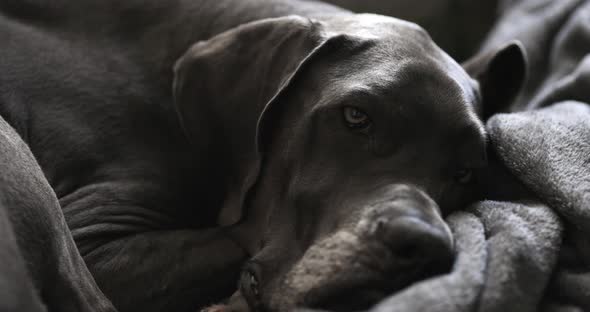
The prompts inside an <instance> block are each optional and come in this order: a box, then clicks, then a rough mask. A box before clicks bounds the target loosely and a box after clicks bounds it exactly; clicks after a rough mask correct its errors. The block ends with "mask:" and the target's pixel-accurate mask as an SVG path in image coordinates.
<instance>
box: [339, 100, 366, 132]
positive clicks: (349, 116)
mask: <svg viewBox="0 0 590 312" xmlns="http://www.w3.org/2000/svg"><path fill="white" fill-rule="evenodd" d="M344 121H346V124H347V125H348V127H350V128H351V129H355V130H365V129H367V128H369V126H371V119H370V118H369V116H368V115H367V114H366V113H365V112H363V111H362V110H360V109H358V108H356V107H352V106H346V107H345V108H344Z"/></svg>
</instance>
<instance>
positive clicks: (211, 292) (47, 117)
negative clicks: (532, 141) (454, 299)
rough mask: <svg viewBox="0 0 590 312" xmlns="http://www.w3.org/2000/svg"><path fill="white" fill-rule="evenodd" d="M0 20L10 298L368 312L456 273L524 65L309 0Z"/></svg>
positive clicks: (25, 307)
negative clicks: (449, 47)
mask: <svg viewBox="0 0 590 312" xmlns="http://www.w3.org/2000/svg"><path fill="white" fill-rule="evenodd" d="M0 12H2V15H0V40H1V42H2V43H3V48H2V49H1V50H0V114H1V116H2V117H3V118H4V119H5V120H6V121H7V122H8V124H10V126H8V125H7V124H3V126H2V127H1V129H0V130H2V134H3V135H4V137H2V138H3V139H2V140H1V141H0V144H1V146H2V151H5V150H10V151H11V152H10V153H13V154H4V155H3V159H2V160H3V162H2V166H3V167H1V168H3V171H2V183H3V184H2V186H1V192H2V193H1V194H0V196H1V197H2V200H3V201H2V202H1V203H2V204H1V205H0V217H1V220H0V222H2V224H3V226H2V228H0V230H1V231H2V233H5V234H4V235H3V236H2V238H0V247H1V248H2V250H0V255H1V258H0V261H1V263H2V266H1V267H0V278H1V280H0V290H1V291H0V310H2V311H44V310H45V309H48V310H50V311H113V310H114V308H113V306H112V305H111V303H110V301H112V303H113V304H114V306H116V307H117V309H118V310H119V311H142V312H145V311H194V310H196V309H198V308H200V307H203V306H205V305H209V304H211V303H214V302H216V301H217V300H221V299H223V298H226V297H228V296H229V295H231V293H232V292H234V291H235V285H236V283H237V281H238V280H239V281H240V282H239V292H237V293H236V295H235V296H234V297H233V299H234V300H233V301H232V302H234V303H236V305H238V306H239V305H243V304H244V302H247V304H248V306H249V308H250V309H252V310H270V311H285V310H290V309H292V308H294V307H296V306H306V307H315V308H323V309H334V310H351V309H352V310H355V309H363V308H366V307H368V306H370V305H371V304H373V303H375V302H376V301H378V300H379V299H381V298H383V297H385V296H387V295H388V294H391V293H392V292H394V291H396V290H398V289H400V288H402V287H404V286H406V285H408V284H409V283H411V282H413V281H415V280H417V279H419V278H423V277H426V276H429V275H432V274H437V273H440V272H444V271H445V270H447V269H448V268H449V266H450V264H451V263H452V261H453V242H452V236H451V233H450V231H449V229H448V228H447V226H446V225H445V223H444V222H443V219H442V215H444V214H445V213H447V212H448V211H450V210H452V209H455V208H461V207H462V206H463V205H464V203H465V202H466V201H467V200H469V199H470V198H471V197H472V195H473V194H475V191H474V190H475V186H476V183H474V182H473V179H472V177H473V172H474V170H477V169H478V168H482V167H484V166H485V165H486V139H485V133H484V131H483V125H482V122H481V120H482V119H485V118H486V117H487V116H489V115H490V114H491V113H492V112H494V111H496V110H499V109H501V108H502V107H503V105H505V104H506V103H508V102H509V101H510V99H511V98H512V97H513V95H514V94H515V93H516V92H517V91H518V89H519V88H520V85H521V84H522V80H523V78H524V71H525V61H524V57H523V53H522V51H521V49H520V47H519V45H518V44H514V43H509V44H507V45H505V46H504V47H500V48H499V49H497V51H495V52H494V53H490V54H487V55H481V56H478V57H476V58H474V59H473V60H472V61H470V62H468V64H466V65H465V66H464V67H461V66H460V65H459V64H457V63H456V62H454V61H453V60H452V59H451V58H450V57H449V56H447V55H446V54H445V53H444V52H443V51H441V50H440V49H439V48H438V47H437V46H436V45H435V44H434V43H433V42H432V40H431V39H430V38H429V36H428V34H426V33H425V32H424V31H423V30H422V29H421V28H419V27H418V26H416V25H414V24H411V23H407V22H404V21H400V20H397V19H393V18H389V17H384V16H377V15H365V14H352V13H350V12H348V11H345V10H343V9H340V8H337V7H334V6H331V5H327V4H322V3H317V2H312V1H295V0H292V1H287V0H284V1H281V0H274V1H271V0H256V1H241V0H215V1H213V0H211V1H195V0H168V1H156V0H150V1H145V0H142V1H139V0H128V1H118V0H103V1H90V0H75V1H74V0H70V1H66V0H60V1H53V2H51V3H49V2H46V1H40V0H6V1H2V2H0ZM203 40H204V41H203ZM195 42H196V43H195ZM192 44H194V45H192ZM191 45H192V47H191ZM187 49H188V52H186V51H187ZM185 52H186V53H185ZM183 53H184V55H183ZM172 68H174V73H173V71H172ZM171 86H174V87H173V88H171ZM172 89H173V90H172ZM12 128H13V129H14V130H16V133H18V135H17V134H16V133H15V132H14V131H13V130H12ZM21 140H22V141H21ZM25 143H26V144H25ZM29 148H30V150H31V151H32V155H34V158H33V156H31V154H30V152H29ZM6 153H9V152H6ZM11 155H12V156H11ZM35 160H36V162H37V163H38V165H37V163H36V162H35ZM39 168H41V169H42V173H41V171H40V170H41V169H39ZM49 185H50V186H51V188H50V187H49ZM15 189H18V190H19V191H18V192H15V191H14V190H15ZM51 189H53V191H54V192H55V193H53V192H52V190H51ZM60 208H61V210H60ZM62 212H63V215H62ZM64 217H65V218H64ZM64 220H65V221H67V226H69V231H68V228H67V227H66V224H65V223H64ZM70 231H71V234H70ZM72 238H73V240H72ZM74 241H75V243H76V246H77V249H76V246H75V245H74V243H73V242H74ZM11 255H14V256H11ZM82 259H83V260H82ZM248 259H250V260H249V261H247V260H248ZM84 262H85V263H86V265H87V266H88V269H87V268H86V267H85V264H84ZM89 272H90V273H91V274H92V275H90V273H89ZM240 272H241V273H240ZM95 281H96V282H95ZM96 285H98V286H100V289H102V291H103V292H104V293H105V294H106V297H105V296H104V295H102V293H101V291H100V290H99V289H98V287H97V286H96ZM4 289H7V290H9V291H8V292H5V291H4ZM107 297H108V298H109V299H106V298H107ZM109 300H110V301H109ZM3 305H4V306H3Z"/></svg>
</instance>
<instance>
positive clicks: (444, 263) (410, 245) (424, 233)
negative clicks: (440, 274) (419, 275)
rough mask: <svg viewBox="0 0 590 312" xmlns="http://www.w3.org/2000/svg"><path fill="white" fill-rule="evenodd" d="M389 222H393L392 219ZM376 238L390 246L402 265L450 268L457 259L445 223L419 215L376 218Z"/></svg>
mask: <svg viewBox="0 0 590 312" xmlns="http://www.w3.org/2000/svg"><path fill="white" fill-rule="evenodd" d="M388 221H389V222H388ZM373 233H374V234H375V237H376V238H377V239H379V240H381V241H382V242H383V243H384V244H386V245H387V246H389V249H390V251H391V253H392V254H393V256H394V257H395V259H397V260H398V261H400V262H401V263H400V264H406V263H407V264H412V265H415V264H423V265H433V266H436V267H439V266H440V267H445V268H444V269H447V268H448V267H449V265H450V264H452V261H453V258H454V252H453V245H452V238H451V237H450V236H449V234H448V231H445V228H444V224H443V225H441V226H436V225H431V224H429V223H426V222H424V221H422V220H420V219H418V218H415V217H403V218H398V219H394V220H387V219H385V218H379V219H378V220H375V227H374V232H373Z"/></svg>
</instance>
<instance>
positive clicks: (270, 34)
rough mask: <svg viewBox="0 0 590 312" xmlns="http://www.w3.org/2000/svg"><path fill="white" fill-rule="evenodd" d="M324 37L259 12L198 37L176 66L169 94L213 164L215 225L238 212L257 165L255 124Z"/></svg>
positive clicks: (296, 21)
mask: <svg viewBox="0 0 590 312" xmlns="http://www.w3.org/2000/svg"><path fill="white" fill-rule="evenodd" d="M327 41H328V40H327V39H326V36H324V34H323V30H322V26H321V25H320V24H318V23H316V22H313V21H311V20H309V19H305V18H302V17H296V16H289V17H281V18H273V19H266V20H261V21H257V22H252V23H249V24H244V25H242V26H239V27H237V28H234V29H231V30H229V31H226V32H224V33H222V34H219V35H217V36H215V37H213V38H211V39H210V40H207V41H202V42H198V43H196V44H195V45H193V46H192V47H191V48H190V49H189V50H188V52H186V54H185V55H184V56H183V57H181V58H180V59H179V61H178V62H177V63H176V66H175V80H174V97H175V105H176V109H177V112H178V116H179V118H180V120H181V124H182V126H183V128H184V131H185V133H186V134H187V136H188V138H189V140H190V141H191V144H193V145H194V146H196V150H197V151H198V152H200V153H206V154H207V155H208V157H209V158H210V159H209V160H208V161H207V163H213V162H215V163H217V164H219V165H220V168H219V170H217V172H216V174H217V175H218V177H220V178H221V179H223V181H222V183H220V184H222V185H223V187H226V189H225V190H223V192H224V203H223V206H222V209H221V212H220V214H219V216H218V223H219V224H220V225H231V224H234V223H236V222H238V221H239V220H240V219H241V217H242V214H243V212H242V209H243V206H244V201H245V199H246V195H247V192H248V191H249V190H250V188H251V187H252V186H253V185H254V183H255V182H256V179H257V178H258V174H259V170H260V167H261V154H260V152H259V147H258V146H257V144H258V143H257V142H258V138H257V136H258V135H260V134H259V133H258V131H259V130H258V129H257V124H258V121H259V119H260V118H261V115H263V111H264V112H265V113H264V114H267V113H266V112H268V111H269V107H270V106H275V105H274V102H276V99H277V98H278V96H279V94H281V93H282V91H283V90H284V89H285V88H287V87H288V86H289V84H290V81H291V80H292V79H293V77H294V76H295V75H296V74H297V73H298V72H299V71H300V68H301V67H302V66H304V64H306V63H307V61H308V60H309V59H310V58H311V57H313V55H314V54H315V53H316V51H317V50H319V49H320V48H321V47H322V46H323V45H324V44H325V42H327Z"/></svg>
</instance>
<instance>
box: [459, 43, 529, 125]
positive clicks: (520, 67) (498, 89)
mask: <svg viewBox="0 0 590 312" xmlns="http://www.w3.org/2000/svg"><path fill="white" fill-rule="evenodd" d="M463 68H465V70H466V71H467V73H469V75H471V77H473V78H475V79H476V80H477V81H479V85H480V91H481V94H482V101H481V103H480V104H481V107H477V111H478V113H479V115H480V116H481V117H482V119H483V120H487V119H488V118H489V117H490V116H492V115H493V114H495V113H498V112H503V111H505V110H506V109H507V108H508V106H509V105H510V104H511V103H512V101H513V100H514V99H515V97H516V96H517V95H518V93H519V92H520V90H521V88H522V87H523V86H524V83H525V80H526V76H527V59H526V53H525V50H524V48H523V47H522V45H521V43H520V42H518V41H512V42H509V43H508V44H506V45H504V46H502V47H500V48H498V49H495V50H492V51H488V52H483V53H481V54H479V55H476V56H475V57H473V58H471V59H469V60H468V61H466V62H465V63H463Z"/></svg>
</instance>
